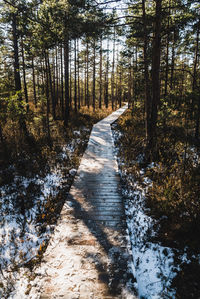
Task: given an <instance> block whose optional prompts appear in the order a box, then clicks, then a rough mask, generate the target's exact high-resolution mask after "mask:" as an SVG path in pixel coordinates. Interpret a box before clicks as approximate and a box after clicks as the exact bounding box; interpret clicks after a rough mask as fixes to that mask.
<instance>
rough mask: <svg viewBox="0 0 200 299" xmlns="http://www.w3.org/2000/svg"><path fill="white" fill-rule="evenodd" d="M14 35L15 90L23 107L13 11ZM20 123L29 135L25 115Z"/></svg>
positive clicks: (13, 14) (26, 134)
mask: <svg viewBox="0 0 200 299" xmlns="http://www.w3.org/2000/svg"><path fill="white" fill-rule="evenodd" d="M12 35H13V50H14V80H15V91H16V92H17V93H18V101H19V103H20V105H21V107H22V94H21V91H22V87H21V78H20V66H19V48H18V34H17V19H16V14H15V13H12ZM19 125H20V128H21V129H22V131H23V132H24V134H25V136H26V137H29V133H28V130H27V127H26V121H25V117H24V115H21V117H20V119H19Z"/></svg>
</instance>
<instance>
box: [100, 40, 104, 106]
mask: <svg viewBox="0 0 200 299" xmlns="http://www.w3.org/2000/svg"><path fill="white" fill-rule="evenodd" d="M99 63H100V66H99V108H100V109H101V105H102V87H103V86H102V64H103V59H102V36H101V41H100V62H99Z"/></svg>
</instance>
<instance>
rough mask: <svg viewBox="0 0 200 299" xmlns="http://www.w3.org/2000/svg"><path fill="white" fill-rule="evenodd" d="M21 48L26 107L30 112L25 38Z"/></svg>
mask: <svg viewBox="0 0 200 299" xmlns="http://www.w3.org/2000/svg"><path fill="white" fill-rule="evenodd" d="M21 49H22V66H23V81H24V95H25V100H26V109H27V112H28V110H29V105H28V91H27V83H26V66H25V58H24V42H23V39H21Z"/></svg>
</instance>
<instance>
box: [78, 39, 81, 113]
mask: <svg viewBox="0 0 200 299" xmlns="http://www.w3.org/2000/svg"><path fill="white" fill-rule="evenodd" d="M77 68H78V73H77V75H78V109H79V110H80V108H81V93H80V62H79V40H77Z"/></svg>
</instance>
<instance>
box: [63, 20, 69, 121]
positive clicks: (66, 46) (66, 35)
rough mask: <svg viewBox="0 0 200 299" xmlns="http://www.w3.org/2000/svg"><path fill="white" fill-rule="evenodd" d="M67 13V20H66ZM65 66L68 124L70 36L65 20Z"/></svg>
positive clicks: (66, 116) (66, 117)
mask: <svg viewBox="0 0 200 299" xmlns="http://www.w3.org/2000/svg"><path fill="white" fill-rule="evenodd" d="M66 18H67V17H66V15H65V20H66ZM64 66H65V118H64V124H65V126H67V125H68V121H69V113H70V108H69V37H68V30H67V24H66V22H65V34H64Z"/></svg>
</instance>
